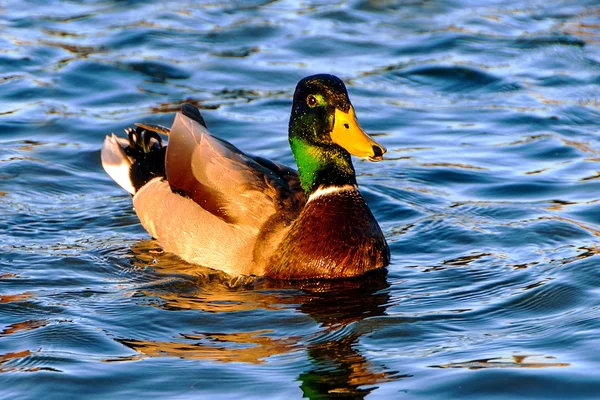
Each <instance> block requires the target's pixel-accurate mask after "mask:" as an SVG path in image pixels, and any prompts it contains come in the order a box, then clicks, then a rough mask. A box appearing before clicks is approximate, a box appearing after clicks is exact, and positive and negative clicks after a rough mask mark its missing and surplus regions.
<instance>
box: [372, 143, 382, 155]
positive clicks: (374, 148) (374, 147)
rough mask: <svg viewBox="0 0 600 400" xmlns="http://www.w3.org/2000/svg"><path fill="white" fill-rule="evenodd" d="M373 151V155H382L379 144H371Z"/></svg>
mask: <svg viewBox="0 0 600 400" xmlns="http://www.w3.org/2000/svg"><path fill="white" fill-rule="evenodd" d="M373 153H375V157H383V149H382V148H381V147H379V146H373Z"/></svg>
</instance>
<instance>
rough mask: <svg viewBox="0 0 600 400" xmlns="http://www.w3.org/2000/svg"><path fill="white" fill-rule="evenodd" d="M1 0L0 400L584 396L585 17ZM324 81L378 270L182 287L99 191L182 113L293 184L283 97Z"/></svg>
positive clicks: (590, 306) (599, 383) (186, 268)
mask: <svg viewBox="0 0 600 400" xmlns="http://www.w3.org/2000/svg"><path fill="white" fill-rule="evenodd" d="M513 3H514V2H508V1H490V2H487V4H484V5H481V3H480V2H471V1H468V0H456V1H411V2H405V1H393V0H372V1H367V0H364V1H338V2H329V1H304V2H301V3H298V2H292V1H258V0H257V1H207V2H185V1H183V2H176V3H175V2H159V1H153V0H147V1H140V2H136V1H85V2H76V1H66V0H65V1H58V0H57V1H51V2H47V1H41V0H40V1H35V0H30V1H11V0H8V1H5V2H3V3H2V5H0V145H1V150H0V398H7V399H13V398H14V399H26V398H31V399H38V398H60V399H66V398H83V397H85V398H111V399H118V398H136V397H144V398H148V399H150V398H215V399H218V398H223V399H234V398H236V399H237V398H248V399H252V398H257V399H258V398H261V399H262V398H288V399H289V398H301V397H302V396H304V397H307V398H312V399H318V398H328V397H345V398H363V397H367V398H382V399H384V398H385V399H388V398H426V399H431V398H498V399H506V398H510V397H514V398H543V399H546V398H594V397H596V396H597V393H599V392H600V373H599V372H598V371H600V357H599V356H598V349H599V348H600V339H599V338H600V322H599V317H600V310H599V305H600V290H599V289H598V287H599V286H600V262H599V261H598V260H599V259H597V258H596V257H598V253H599V250H598V242H599V239H598V236H599V235H600V204H599V203H598V193H600V181H599V179H598V178H599V177H600V173H599V172H598V171H599V170H600V167H599V166H600V164H599V162H600V145H599V143H598V140H597V131H598V121H599V120H600V108H599V106H598V98H599V94H600V86H599V85H600V40H599V38H600V8H599V7H598V5H597V2H595V1H575V2H559V1H528V2H525V4H524V5H522V6H518V7H517V6H514V4H513ZM313 73H333V74H336V75H338V76H340V77H341V78H342V79H344V81H345V82H346V83H347V86H348V90H349V93H350V97H351V100H352V102H353V104H354V106H355V109H356V112H357V116H358V118H359V120H360V122H361V124H362V126H363V127H364V128H365V129H366V130H367V131H369V132H370V133H372V134H374V135H376V136H377V140H378V141H379V142H380V143H382V144H383V145H385V146H386V147H387V148H388V150H389V153H388V157H387V158H386V159H385V160H384V161H383V162H381V163H378V164H374V163H368V162H362V161H360V160H355V167H356V169H357V171H358V180H359V184H360V187H361V189H362V191H363V193H364V195H365V198H366V199H367V201H368V203H369V205H370V207H371V209H372V210H373V213H374V215H375V216H376V218H377V219H378V221H379V222H380V224H381V226H382V229H383V230H384V233H385V235H386V237H387V239H388V242H389V244H390V246H391V251H392V263H391V265H390V266H389V268H388V269H387V273H383V274H374V275H371V276H368V277H365V278H363V279H357V280H350V281H341V282H335V283H333V282H312V283H302V284H297V285H289V284H283V283H281V282H274V281H270V280H268V279H256V280H253V279H231V278H229V277H227V276H224V275H223V274H221V273H218V272H215V271H211V270H209V269H203V268H200V267H195V266H191V265H188V264H185V263H183V262H181V261H180V260H178V259H177V257H175V256H172V255H170V254H165V253H163V252H162V251H161V249H160V246H158V244H157V243H156V242H154V241H152V240H150V237H149V235H148V234H147V233H146V232H145V231H144V230H143V228H142V227H141V225H140V224H139V222H138V219H137V217H136V216H135V213H134V211H133V210H132V207H131V200H130V198H129V196H128V195H127V193H125V192H124V191H123V190H122V189H120V188H119V187H118V186H117V185H116V184H115V183H114V182H113V181H112V180H111V179H110V178H109V177H108V176H107V175H106V174H105V173H104V171H103V170H102V167H101V165H100V147H101V144H102V141H103V138H104V136H105V135H106V134H108V133H110V132H117V133H121V132H122V129H123V128H125V127H127V126H130V125H132V124H133V123H135V122H147V123H155V124H162V125H166V126H169V125H170V124H171V122H172V119H173V115H174V114H173V113H174V112H175V111H176V110H177V109H178V108H179V106H180V104H181V103H183V102H191V103H193V104H196V105H197V106H199V107H200V108H201V109H202V112H203V114H204V116H205V119H206V121H207V123H208V125H209V127H210V129H211V130H212V131H213V133H215V134H216V135H218V136H220V137H223V138H225V139H227V140H229V141H231V142H232V143H234V144H235V145H236V146H238V147H240V148H242V149H244V150H246V151H248V152H251V153H254V154H259V155H262V156H265V157H270V158H272V159H274V160H277V161H280V162H283V163H287V164H293V162H294V161H293V158H292V156H291V152H290V150H289V148H288V143H287V123H288V118H289V111H290V106H291V97H292V93H293V89H294V87H295V85H296V83H297V81H298V80H299V79H301V78H303V77H304V76H307V75H310V74H313Z"/></svg>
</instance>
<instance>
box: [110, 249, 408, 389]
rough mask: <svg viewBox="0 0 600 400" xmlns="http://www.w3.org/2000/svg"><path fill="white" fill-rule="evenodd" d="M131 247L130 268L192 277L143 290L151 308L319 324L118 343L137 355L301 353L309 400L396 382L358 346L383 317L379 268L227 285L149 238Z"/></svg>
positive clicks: (250, 358) (239, 357) (251, 357)
mask: <svg viewBox="0 0 600 400" xmlns="http://www.w3.org/2000/svg"><path fill="white" fill-rule="evenodd" d="M133 250H134V253H135V261H134V262H133V263H134V265H138V266H144V265H146V266H147V265H149V264H154V265H153V270H154V271H156V272H158V273H161V274H168V275H169V276H176V275H177V274H189V275H190V276H192V278H186V279H181V280H177V283H173V284H170V285H169V284H167V285H160V284H159V285H153V286H151V287H146V288H144V289H142V290H141V292H142V293H143V294H144V295H145V296H151V297H154V298H158V299H159V301H157V302H153V305H154V306H157V307H161V308H166V309H169V310H201V311H205V312H215V313H222V312H238V311H249V310H258V309H261V310H283V309H290V308H294V309H296V310H298V311H300V312H301V313H303V314H305V315H308V316H309V317H310V318H311V319H312V320H314V321H315V322H316V323H317V324H318V329H317V330H316V331H315V330H314V329H313V330H310V332H309V333H307V334H298V335H295V336H290V335H286V336H284V337H282V336H280V335H278V333H277V332H276V331H275V330H273V329H269V328H265V329H258V330H252V331H246V332H234V333H214V332H212V333H209V332H201V333H199V332H194V333H184V334H181V335H180V337H178V338H176V339H177V340H173V341H166V342H157V341H147V340H129V339H128V340H122V339H121V340H119V341H120V342H121V343H122V344H124V345H126V346H128V347H130V348H131V349H133V350H135V351H136V352H138V353H140V354H141V355H142V356H146V357H154V356H156V357H164V356H170V357H180V358H186V359H208V360H212V361H219V362H244V363H251V364H261V363H267V362H268V360H269V358H270V357H273V356H278V355H288V356H290V357H303V356H295V353H296V354H297V353H302V352H306V354H307V355H308V358H309V360H310V367H309V368H308V369H307V370H306V371H304V372H302V373H300V375H299V377H298V380H299V382H300V388H301V389H302V391H303V392H304V395H305V396H307V397H309V398H322V397H328V396H331V395H342V396H344V397H350V398H363V397H364V396H366V395H367V394H368V393H369V392H371V391H372V390H373V389H375V388H376V387H377V384H380V383H383V382H386V381H390V380H395V379H398V378H401V377H403V376H400V375H398V374H397V373H395V372H393V371H389V370H388V369H387V368H386V367H385V366H384V365H378V364H377V363H374V362H372V361H370V360H369V359H367V358H366V357H365V356H364V355H363V354H361V348H360V345H359V340H360V338H361V336H363V335H365V334H368V333H370V332H371V331H372V330H373V329H374V325H372V324H361V321H362V320H364V319H365V318H369V317H375V316H380V315H383V314H384V313H385V308H386V305H387V304H388V303H389V295H388V291H387V288H388V286H389V285H388V283H387V280H386V276H387V272H386V271H385V270H382V271H375V273H371V274H368V275H366V276H364V277H361V278H359V279H351V280H340V281H312V282H281V281H274V280H270V279H263V278H259V279H247V280H231V278H229V277H228V276H227V275H225V274H223V273H220V272H217V271H214V270H209V269H199V268H198V266H191V265H189V264H185V263H182V262H181V261H179V260H178V259H176V258H175V257H172V256H170V255H167V254H164V253H162V252H161V251H160V249H159V248H158V247H157V245H156V243H155V242H153V241H144V242H141V243H139V245H138V246H136V247H135V248H134V249H133ZM139 291H140V290H138V293H139ZM270 321H272V319H270Z"/></svg>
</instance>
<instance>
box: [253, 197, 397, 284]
mask: <svg viewBox="0 0 600 400" xmlns="http://www.w3.org/2000/svg"><path fill="white" fill-rule="evenodd" d="M389 259H390V252H389V248H388V245H387V243H386V241H385V238H384V236H383V233H382V232H381V228H380V227H379V225H378V224H377V221H376V220H375V218H374V217H373V214H372V213H371V210H369V207H368V206H367V204H366V203H365V201H364V199H363V198H362V196H361V195H360V192H359V191H358V190H353V191H344V192H338V193H332V194H328V195H324V196H320V197H316V198H314V199H312V200H310V201H309V202H308V203H307V204H306V206H305V207H304V209H303V210H302V212H301V213H300V216H299V217H298V218H297V219H296V220H295V221H294V222H293V223H292V226H291V228H290V230H289V231H288V233H287V235H286V236H285V237H284V238H283V240H282V242H281V244H280V245H279V247H278V251H276V252H275V254H274V255H273V256H272V257H271V258H270V260H269V263H268V265H267V266H266V267H265V274H266V275H268V276H271V277H275V278H282V279H307V278H347V277H352V276H358V275H362V274H364V273H365V272H367V271H369V270H372V269H377V268H382V267H385V266H386V265H388V264H389Z"/></svg>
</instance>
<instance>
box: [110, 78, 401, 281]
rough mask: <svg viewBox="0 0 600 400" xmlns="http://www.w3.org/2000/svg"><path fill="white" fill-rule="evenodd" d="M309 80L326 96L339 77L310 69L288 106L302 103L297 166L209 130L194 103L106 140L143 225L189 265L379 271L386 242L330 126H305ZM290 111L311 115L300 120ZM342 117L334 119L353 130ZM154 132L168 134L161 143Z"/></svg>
mask: <svg viewBox="0 0 600 400" xmlns="http://www.w3.org/2000/svg"><path fill="white" fill-rule="evenodd" d="M311 79H312V81H313V82H315V83H316V85H313V87H312V88H311V87H310V85H308V86H309V88H308V89H310V90H308V91H309V92H311V93H313V92H314V93H315V94H316V95H318V97H317V99H324V98H326V95H327V92H325V93H323V90H324V89H323V87H325V89H327V88H328V86H329V85H328V82H327V80H328V79H330V80H333V81H334V83H336V84H338V86H339V84H340V83H341V81H340V80H339V79H338V78H335V77H333V76H330V75H316V76H313V77H308V78H305V79H304V80H303V81H301V82H300V83H299V84H298V87H297V89H296V95H295V97H294V107H296V106H297V104H296V103H297V102H299V101H301V102H302V103H301V106H300V107H299V109H296V110H295V109H294V107H293V111H292V118H291V120H290V144H291V146H292V150H293V151H294V155H295V157H296V159H297V161H298V164H299V168H300V170H299V172H297V171H295V170H293V169H291V168H288V167H286V166H284V165H281V164H279V163H276V162H273V161H270V160H266V159H264V158H261V157H254V156H251V155H247V154H245V153H244V152H242V151H240V150H239V149H237V148H236V147H235V146H233V145H231V144H230V143H228V142H226V141H224V140H221V139H219V138H216V137H214V136H212V135H211V134H210V133H209V131H208V130H207V128H206V124H205V122H204V119H203V118H202V116H201V115H200V112H199V111H198V110H197V109H196V108H195V107H193V106H191V105H184V106H183V107H182V112H181V113H177V115H176V117H175V121H174V123H173V126H172V127H171V128H170V129H165V128H156V127H151V126H148V125H141V126H142V127H141V128H140V127H138V128H137V129H135V130H133V129H130V130H128V131H127V133H128V135H129V140H127V139H124V138H118V137H116V136H115V135H114V134H113V135H112V136H107V138H106V139H105V142H104V146H103V149H102V164H103V166H104V168H105V170H106V171H107V173H108V174H109V175H110V176H111V177H113V179H114V180H115V181H117V183H119V184H120V185H121V186H122V187H123V188H125V189H126V190H127V191H129V192H130V193H131V194H132V195H133V205H134V208H135V211H136V213H137V215H138V217H139V219H140V221H141V223H142V226H143V227H144V228H145V229H146V230H147V231H148V232H149V233H150V235H152V236H153V237H154V238H156V239H157V240H158V241H159V243H160V244H161V246H162V247H163V248H164V250H165V251H168V252H172V253H174V254H176V255H178V256H179V257H180V258H182V259H183V260H185V261H187V262H190V263H195V264H199V265H202V266H205V267H210V268H214V269H219V270H222V271H224V272H226V273H228V274H230V275H233V276H236V275H257V276H269V277H272V278H281V279H310V278H346V277H352V276H357V275H361V274H364V273H365V272H367V271H369V270H373V269H378V268H382V267H385V266H386V265H387V264H388V263H389V258H390V253H389V248H388V246H387V243H386V241H385V238H384V235H383V233H382V231H381V229H380V227H379V225H378V224H377V221H376V220H375V218H374V217H373V215H372V213H371V211H370V210H369V207H368V206H367V204H366V202H365V201H364V199H363V197H362V196H361V194H360V192H359V190H358V186H357V184H356V180H355V176H354V169H353V167H352V164H351V161H350V155H349V154H348V152H347V151H346V150H345V149H344V148H343V147H341V146H340V145H338V144H336V143H334V142H332V140H331V139H330V138H331V137H334V136H335V135H333V133H332V132H331V129H330V132H325V133H322V132H319V128H318V126H316V125H315V124H314V123H311V121H308V122H307V119H309V118H308V117H310V116H311V114H313V115H312V116H313V117H314V116H315V113H314V111H317V110H314V108H315V107H317V105H314V104H313V103H314V100H312V97H310V99H311V100H310V101H308V106H306V107H305V105H307V98H306V96H305V94H304V93H300V94H298V92H299V89H300V91H302V90H303V89H306V86H307V82H304V81H306V80H308V81H309V82H310V80H311ZM323 80H325V82H324V83H323ZM341 85H342V87H343V83H341ZM343 89H344V90H343V91H344V93H345V87H343ZM338 91H339V88H338ZM336 93H337V92H336ZM298 96H300V97H299V98H300V100H299V99H297V97H298ZM308 96H313V95H312V94H309V95H308ZM346 98H347V94H346ZM348 104H349V101H348ZM310 105H313V106H312V107H310ZM349 107H350V108H348V109H347V111H348V110H350V111H353V110H351V106H349ZM297 108H298V107H297ZM334 108H335V107H334ZM319 110H321V109H319ZM294 112H296V113H299V114H301V115H304V116H308V117H305V118H304V119H305V122H304V124H301V123H300V122H299V117H298V116H296V117H294ZM332 112H334V111H332V110H329V111H328V112H325V111H321V115H317V117H318V118H317V120H322V121H325V125H328V127H329V128H330V126H329V125H334V124H335V123H334V122H332V121H330V120H329V116H330V114H331V113H332ZM302 113H304V114H302ZM345 116H346V114H344V115H342V117H341V118H338V119H339V121H338V123H341V124H342V126H343V125H344V124H345V125H346V126H349V123H348V122H344V121H345V119H344V118H345ZM350 117H353V113H352V115H351V116H350ZM350 117H348V118H350ZM351 122H352V121H351ZM298 124H301V126H305V125H312V126H313V128H314V129H309V131H310V134H311V135H313V134H314V135H315V136H314V137H315V138H319V140H320V137H321V136H323V135H325V136H326V138H325V142H326V145H325V146H321V144H320V143H318V141H315V140H313V138H312V137H308V138H307V137H306V135H303V134H301V133H299V130H298V128H297V126H298ZM348 129H349V128H348ZM358 129H360V128H358ZM157 132H159V133H167V134H168V145H167V146H163V143H162V139H161V138H160V136H159V135H158V134H157ZM361 132H362V130H361ZM362 133H363V134H364V132H362ZM365 135H366V134H365ZM361 139H363V140H366V141H365V142H364V143H366V145H364V143H363V146H362V147H361V148H362V149H363V150H364V149H365V148H366V150H364V151H366V153H368V154H366V153H365V154H364V155H363V154H362V153H361V154H360V156H363V157H365V158H367V157H369V158H378V157H379V158H380V157H381V155H382V154H383V152H384V151H385V150H384V149H383V148H382V147H381V146H379V145H378V144H376V143H375V142H374V141H372V140H371V139H370V138H368V137H367V139H365V138H361ZM298 143H300V144H298ZM369 146H371V147H370V148H369ZM340 156H341V157H342V160H341V161H340Z"/></svg>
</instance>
